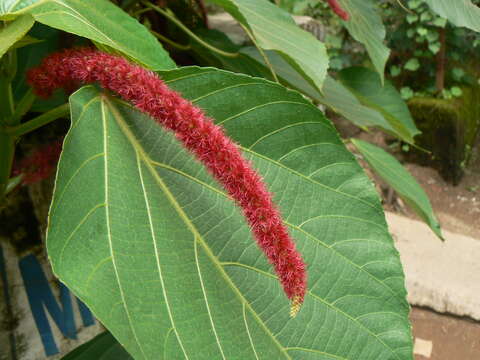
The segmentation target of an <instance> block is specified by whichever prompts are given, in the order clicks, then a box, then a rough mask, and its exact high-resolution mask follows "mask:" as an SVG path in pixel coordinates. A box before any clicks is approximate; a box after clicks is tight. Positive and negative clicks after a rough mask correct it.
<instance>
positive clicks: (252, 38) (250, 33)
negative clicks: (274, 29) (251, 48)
mask: <svg viewBox="0 0 480 360" xmlns="http://www.w3.org/2000/svg"><path fill="white" fill-rule="evenodd" d="M240 25H241V26H242V28H243V30H245V32H246V33H247V35H248V37H249V38H250V40H252V42H253V45H255V47H256V48H257V50H258V52H259V53H260V55H262V57H263V61H265V64H266V65H267V66H268V68H269V69H270V72H271V73H272V76H273V80H275V82H277V83H279V84H280V81H279V80H278V77H277V74H276V72H275V69H274V68H273V66H272V63H271V62H270V60H269V59H268V56H267V54H266V53H265V51H263V49H262V48H261V47H260V46H259V45H258V43H257V40H256V39H255V36H254V35H253V34H252V32H251V31H250V29H248V28H247V27H246V26H244V25H243V24H240Z"/></svg>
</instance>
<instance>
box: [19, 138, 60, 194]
mask: <svg viewBox="0 0 480 360" xmlns="http://www.w3.org/2000/svg"><path fill="white" fill-rule="evenodd" d="M61 152H62V141H61V140H57V141H54V142H52V143H50V144H46V145H42V146H40V147H39V148H37V149H35V150H34V151H33V152H32V153H31V154H30V155H29V156H27V157H25V158H24V159H22V160H21V161H20V162H19V163H18V164H15V166H14V170H13V175H15V176H16V175H20V174H22V184H25V185H29V184H33V183H36V182H38V181H41V180H44V179H46V178H48V177H49V176H50V175H51V174H52V173H53V171H54V170H55V168H56V167H57V162H58V158H59V157H60V153H61Z"/></svg>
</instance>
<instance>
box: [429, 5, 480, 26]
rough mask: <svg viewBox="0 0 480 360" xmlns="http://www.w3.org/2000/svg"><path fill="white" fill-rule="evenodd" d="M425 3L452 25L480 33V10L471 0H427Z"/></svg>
mask: <svg viewBox="0 0 480 360" xmlns="http://www.w3.org/2000/svg"><path fill="white" fill-rule="evenodd" d="M425 2H426V3H427V4H428V5H429V6H430V7H431V8H432V10H433V11H435V12H436V13H437V14H438V15H440V16H441V17H443V18H445V19H448V21H450V22H451V23H452V24H454V25H457V26H464V27H467V28H469V29H472V30H475V31H478V32H480V8H479V7H478V6H477V5H474V4H473V3H472V2H471V1H470V0H455V1H452V0H425Z"/></svg>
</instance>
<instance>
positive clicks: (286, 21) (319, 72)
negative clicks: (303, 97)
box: [211, 0, 328, 89]
mask: <svg viewBox="0 0 480 360" xmlns="http://www.w3.org/2000/svg"><path fill="white" fill-rule="evenodd" d="M211 2H213V3H216V4H218V5H220V6H222V7H223V8H224V9H225V10H226V11H227V12H229V13H230V14H231V15H232V16H233V17H234V18H235V19H236V20H237V21H238V22H240V23H241V24H242V25H243V26H244V27H246V28H247V29H249V30H250V31H251V33H252V34H253V36H254V37H255V39H256V42H257V44H258V45H259V46H260V47H261V48H262V49H265V50H274V51H276V52H278V53H279V54H281V55H282V56H283V57H284V58H285V60H286V61H288V62H289V63H290V64H291V65H292V66H293V67H294V68H295V69H296V70H297V71H298V72H299V73H300V74H302V76H304V77H305V78H306V79H307V80H308V81H309V82H310V83H311V84H312V85H313V86H314V87H316V88H317V89H321V88H322V84H323V80H324V79H325V76H326V75H327V68H328V55H327V52H326V50H325V46H324V45H323V43H321V42H320V41H318V40H317V39H316V38H315V37H314V36H313V35H312V34H310V33H309V32H307V31H305V30H303V29H301V28H300V27H298V26H297V25H296V23H295V21H294V20H293V19H292V17H291V16H290V15H289V14H288V13H287V12H285V11H283V10H282V9H280V8H278V7H277V6H275V5H273V4H271V3H270V2H269V1H266V0H211Z"/></svg>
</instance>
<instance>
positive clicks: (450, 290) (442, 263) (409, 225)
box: [386, 213, 480, 320]
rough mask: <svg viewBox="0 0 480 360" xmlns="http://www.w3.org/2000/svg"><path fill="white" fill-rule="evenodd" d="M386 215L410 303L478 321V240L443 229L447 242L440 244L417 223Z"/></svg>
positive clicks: (424, 227)
mask: <svg viewBox="0 0 480 360" xmlns="http://www.w3.org/2000/svg"><path fill="white" fill-rule="evenodd" d="M386 216H387V222H388V224H389V228H390V232H391V233H392V235H393V237H394V239H395V243H396V246H397V249H398V250H399V252H400V257H401V260H402V263H403V266H404V271H405V276H406V286H407V290H408V293H409V295H408V301H409V302H410V304H412V305H417V306H426V307H429V308H432V309H434V310H435V311H438V312H441V313H450V314H454V315H458V316H467V317H470V318H472V319H475V320H480V240H476V239H473V238H471V237H467V236H464V235H459V234H454V233H451V232H449V231H445V230H444V231H443V233H444V236H445V239H446V241H445V242H441V241H440V240H439V239H438V238H437V237H436V236H435V235H434V234H433V232H432V231H431V230H430V229H429V228H428V227H427V226H426V225H425V224H424V223H422V222H420V221H416V220H411V219H408V218H405V217H403V216H399V215H396V214H393V213H386ZM472 226H480V221H479V224H478V225H476V224H472Z"/></svg>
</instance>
